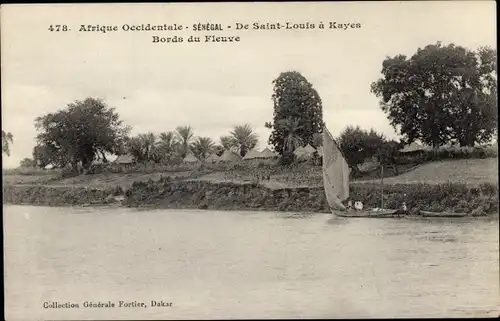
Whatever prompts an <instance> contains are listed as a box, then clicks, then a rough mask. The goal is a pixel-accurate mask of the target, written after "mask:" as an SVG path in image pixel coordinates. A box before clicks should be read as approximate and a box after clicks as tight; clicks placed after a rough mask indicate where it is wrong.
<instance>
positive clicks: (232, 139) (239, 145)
mask: <svg viewBox="0 0 500 321" xmlns="http://www.w3.org/2000/svg"><path fill="white" fill-rule="evenodd" d="M258 139H259V136H257V134H256V133H254V132H253V129H252V128H251V127H250V125H248V124H245V125H240V126H235V127H234V128H233V130H232V131H231V132H230V136H229V146H230V148H229V149H233V150H235V151H236V152H238V153H239V154H240V156H242V157H243V156H245V155H246V154H247V153H248V151H250V150H251V149H252V148H254V147H255V146H256V145H257V142H258ZM221 141H222V138H221ZM226 144H227V143H226Z"/></svg>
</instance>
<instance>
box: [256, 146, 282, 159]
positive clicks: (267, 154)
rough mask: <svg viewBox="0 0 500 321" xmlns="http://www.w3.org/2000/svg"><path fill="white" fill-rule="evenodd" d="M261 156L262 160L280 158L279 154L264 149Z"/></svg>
mask: <svg viewBox="0 0 500 321" xmlns="http://www.w3.org/2000/svg"><path fill="white" fill-rule="evenodd" d="M260 154H261V157H262V158H266V159H271V158H276V157H278V154H276V153H275V152H273V151H271V150H270V149H269V148H267V147H266V148H264V150H263V151H262V152H260Z"/></svg>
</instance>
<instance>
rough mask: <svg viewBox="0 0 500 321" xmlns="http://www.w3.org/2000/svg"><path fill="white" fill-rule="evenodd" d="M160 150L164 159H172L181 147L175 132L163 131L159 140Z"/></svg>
mask: <svg viewBox="0 0 500 321" xmlns="http://www.w3.org/2000/svg"><path fill="white" fill-rule="evenodd" d="M157 147H158V152H159V153H160V154H161V155H162V159H163V160H164V161H170V160H172V159H173V157H174V156H175V155H174V154H175V152H176V151H177V150H178V149H179V141H178V140H177V137H176V136H175V133H174V132H166V133H161V134H160V136H159V137H158V142H157Z"/></svg>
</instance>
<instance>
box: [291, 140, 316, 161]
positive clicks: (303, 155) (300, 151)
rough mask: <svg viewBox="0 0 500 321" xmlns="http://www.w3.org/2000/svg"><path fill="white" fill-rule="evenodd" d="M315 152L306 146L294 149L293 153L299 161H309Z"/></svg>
mask: <svg viewBox="0 0 500 321" xmlns="http://www.w3.org/2000/svg"><path fill="white" fill-rule="evenodd" d="M315 151H316V150H315V149H314V148H313V147H312V146H311V145H309V144H307V145H306V146H305V147H298V148H296V149H295V150H294V151H293V153H294V154H295V156H296V157H297V158H299V159H311V158H312V157H313V155H314V152H315Z"/></svg>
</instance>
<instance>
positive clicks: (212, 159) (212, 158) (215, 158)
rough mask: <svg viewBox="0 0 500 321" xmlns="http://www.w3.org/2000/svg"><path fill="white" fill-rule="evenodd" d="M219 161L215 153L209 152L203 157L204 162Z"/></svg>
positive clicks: (213, 162)
mask: <svg viewBox="0 0 500 321" xmlns="http://www.w3.org/2000/svg"><path fill="white" fill-rule="evenodd" d="M219 161H220V157H219V156H217V154H215V153H214V154H211V155H210V156H208V157H207V158H206V159H205V162H207V163H212V164H215V163H217V162H219Z"/></svg>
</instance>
